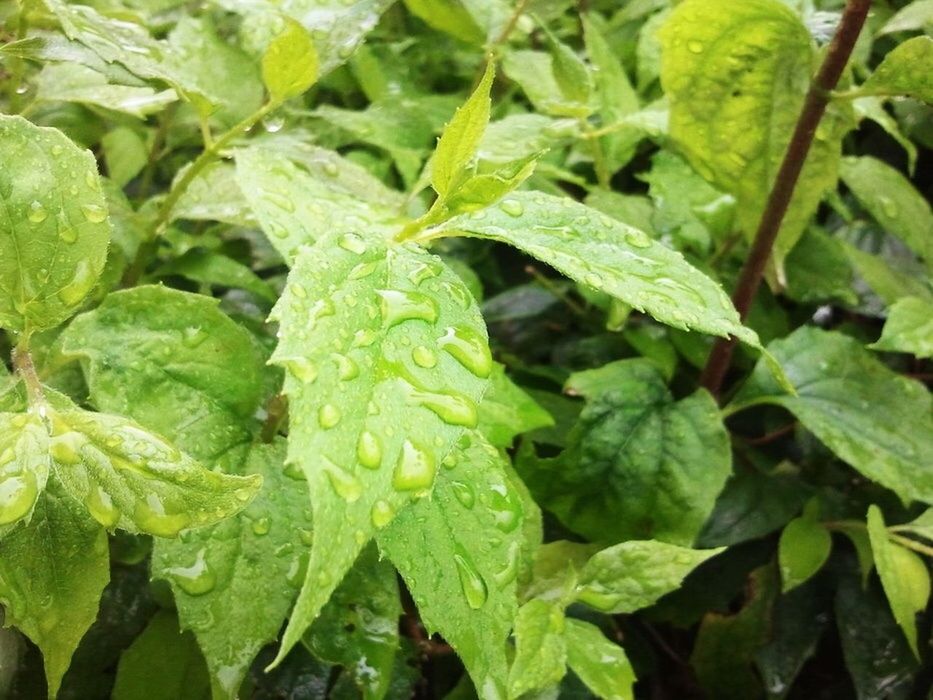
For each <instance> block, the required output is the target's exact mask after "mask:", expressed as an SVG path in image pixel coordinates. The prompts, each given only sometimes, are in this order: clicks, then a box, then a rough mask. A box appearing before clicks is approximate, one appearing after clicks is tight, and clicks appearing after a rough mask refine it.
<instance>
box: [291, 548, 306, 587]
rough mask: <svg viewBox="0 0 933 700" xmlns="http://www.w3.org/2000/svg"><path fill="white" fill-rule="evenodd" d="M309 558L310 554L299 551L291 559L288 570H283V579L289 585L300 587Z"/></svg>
mask: <svg viewBox="0 0 933 700" xmlns="http://www.w3.org/2000/svg"><path fill="white" fill-rule="evenodd" d="M310 559H311V555H310V554H309V553H308V552H301V553H300V554H299V555H298V556H297V557H295V558H294V559H292V562H291V564H290V565H289V567H288V571H286V572H285V581H286V582H287V583H288V585H289V586H291V587H292V588H301V586H302V584H303V583H304V581H305V577H306V576H307V574H308V562H309V561H310Z"/></svg>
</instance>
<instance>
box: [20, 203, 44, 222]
mask: <svg viewBox="0 0 933 700" xmlns="http://www.w3.org/2000/svg"><path fill="white" fill-rule="evenodd" d="M48 216H49V213H48V212H47V211H46V210H45V207H43V206H42V202H39V201H34V202H33V203H32V204H30V205H29V213H28V214H26V218H28V219H29V220H30V221H31V222H32V223H34V224H41V223H42V222H43V221H45V220H46V219H47V218H48Z"/></svg>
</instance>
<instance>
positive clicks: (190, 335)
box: [181, 326, 208, 348]
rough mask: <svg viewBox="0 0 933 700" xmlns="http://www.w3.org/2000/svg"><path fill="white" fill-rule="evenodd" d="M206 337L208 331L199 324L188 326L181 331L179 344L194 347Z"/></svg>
mask: <svg viewBox="0 0 933 700" xmlns="http://www.w3.org/2000/svg"><path fill="white" fill-rule="evenodd" d="M207 338H208V332H207V331H206V330H204V329H203V328H201V327H200V326H189V327H188V328H185V329H184V330H183V331H182V333H181V344H182V345H184V346H185V347H186V348H196V347H198V346H199V345H200V344H201V343H203V342H204V341H205V340H207Z"/></svg>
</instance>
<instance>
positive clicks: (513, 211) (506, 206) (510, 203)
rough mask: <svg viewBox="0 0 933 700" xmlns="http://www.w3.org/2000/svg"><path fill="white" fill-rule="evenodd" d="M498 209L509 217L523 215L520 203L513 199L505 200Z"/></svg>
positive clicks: (523, 211) (523, 210) (523, 209)
mask: <svg viewBox="0 0 933 700" xmlns="http://www.w3.org/2000/svg"><path fill="white" fill-rule="evenodd" d="M499 208H500V209H501V210H502V211H504V212H505V213H506V214H508V215H509V216H521V215H522V214H524V213H525V208H524V207H523V206H522V203H521V202H519V201H518V200H515V199H505V200H503V201H502V203H501V204H500V205H499Z"/></svg>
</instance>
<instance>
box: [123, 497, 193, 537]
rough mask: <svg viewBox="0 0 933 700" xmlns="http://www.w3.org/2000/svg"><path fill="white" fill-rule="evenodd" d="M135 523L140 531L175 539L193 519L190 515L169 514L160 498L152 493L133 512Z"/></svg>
mask: <svg viewBox="0 0 933 700" xmlns="http://www.w3.org/2000/svg"><path fill="white" fill-rule="evenodd" d="M133 521H134V522H135V523H136V525H138V526H139V529H140V530H142V531H143V532H146V533H149V534H150V535H156V536H157V537H175V536H176V535H177V534H178V533H179V532H181V531H182V530H184V529H185V527H187V526H188V525H189V524H190V522H191V517H190V516H189V515H188V513H185V512H181V513H169V512H167V511H166V510H165V505H164V504H163V503H162V501H161V500H160V499H159V497H158V496H157V495H156V494H154V493H150V494H148V495H147V496H146V499H145V500H140V501H137V502H136V508H135V509H134V511H133Z"/></svg>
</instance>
